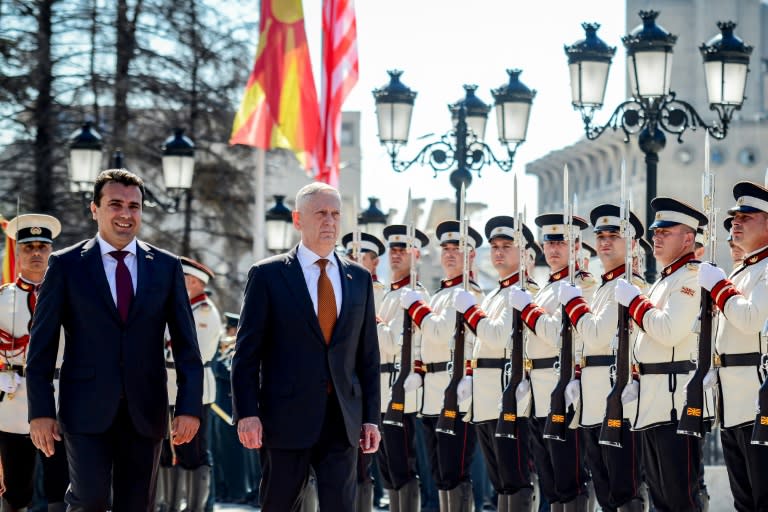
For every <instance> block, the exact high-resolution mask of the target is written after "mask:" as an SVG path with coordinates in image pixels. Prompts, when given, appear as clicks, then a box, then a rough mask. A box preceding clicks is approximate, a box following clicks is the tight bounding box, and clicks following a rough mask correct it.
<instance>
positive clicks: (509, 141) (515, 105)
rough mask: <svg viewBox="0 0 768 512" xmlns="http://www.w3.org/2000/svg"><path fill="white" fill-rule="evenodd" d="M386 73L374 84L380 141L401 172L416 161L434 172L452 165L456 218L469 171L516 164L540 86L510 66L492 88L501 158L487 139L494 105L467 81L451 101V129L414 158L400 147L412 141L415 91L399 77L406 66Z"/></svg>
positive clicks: (508, 168) (393, 163) (449, 167)
mask: <svg viewBox="0 0 768 512" xmlns="http://www.w3.org/2000/svg"><path fill="white" fill-rule="evenodd" d="M388 73H389V76H390V81H389V83H388V84H387V85H386V86H384V87H381V88H379V89H375V90H374V91H373V97H374V98H375V100H376V117H377V120H378V126H379V140H380V142H381V144H382V145H383V146H385V147H386V148H387V152H388V153H389V156H390V159H391V163H392V169H394V170H395V171H396V172H403V171H405V170H406V169H408V168H409V167H410V166H411V165H413V164H414V163H416V162H418V163H419V164H420V165H429V166H430V167H431V168H432V170H433V171H434V175H435V176H437V174H438V172H442V171H448V170H451V175H450V181H451V185H452V186H453V187H454V189H456V218H458V216H459V212H458V210H459V203H460V200H459V199H460V198H459V195H460V194H461V186H462V184H463V185H465V187H468V186H469V185H470V184H471V183H472V173H471V171H475V172H477V174H478V176H480V171H481V170H482V168H483V167H485V166H486V165H489V164H491V163H495V164H496V165H497V166H498V167H499V168H500V169H501V170H503V171H505V172H508V171H509V170H510V169H511V168H512V162H513V160H514V156H515V152H516V151H517V148H518V147H519V146H520V144H522V143H523V142H525V137H526V134H527V130H528V120H529V117H530V108H531V104H532V103H533V98H534V97H535V96H536V91H534V90H531V89H529V88H528V87H526V86H525V85H523V83H522V82H520V79H519V76H520V73H521V71H520V70H519V69H513V70H507V73H508V74H509V82H508V83H506V84H504V85H502V86H501V87H499V88H497V89H493V90H492V91H491V94H492V95H493V98H494V104H495V108H496V121H497V124H498V132H499V142H501V144H502V145H504V147H505V148H506V149H507V157H506V159H504V158H501V159H500V158H497V157H496V155H494V154H493V152H492V150H491V148H490V147H489V146H488V145H487V144H486V143H485V142H483V137H484V136H485V126H486V123H487V121H488V113H489V112H490V110H491V107H490V106H489V105H486V104H485V103H483V101H482V100H480V98H478V97H477V96H476V94H475V91H476V90H477V86H475V85H465V86H464V90H465V97H464V98H463V99H462V100H460V101H458V102H456V103H454V104H452V105H449V106H448V108H449V110H450V112H451V119H452V121H453V129H452V130H451V131H449V132H448V133H446V134H444V135H443V136H442V137H441V138H440V140H438V141H435V142H432V143H430V144H427V145H426V146H424V147H423V148H421V150H420V151H419V152H418V153H417V154H416V156H415V157H414V158H413V159H412V160H398V153H399V151H400V148H402V146H404V145H405V144H407V142H408V132H409V130H410V125H411V114H412V112H413V104H414V100H415V98H416V92H414V91H412V90H411V89H410V88H408V87H407V86H406V85H404V84H403V83H402V82H401V81H400V75H401V74H402V71H388Z"/></svg>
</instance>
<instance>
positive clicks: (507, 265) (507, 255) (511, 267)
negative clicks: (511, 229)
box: [490, 237, 520, 277]
mask: <svg viewBox="0 0 768 512" xmlns="http://www.w3.org/2000/svg"><path fill="white" fill-rule="evenodd" d="M490 256H491V264H492V265H493V268H495V269H496V272H498V273H499V277H507V276H508V275H510V274H512V273H513V272H517V269H518V268H519V266H520V265H519V263H520V250H519V249H518V248H517V247H516V246H515V242H513V241H512V240H509V239H507V238H501V237H496V238H494V239H493V240H491V251H490Z"/></svg>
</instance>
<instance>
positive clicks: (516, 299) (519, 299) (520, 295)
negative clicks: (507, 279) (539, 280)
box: [509, 285, 533, 311]
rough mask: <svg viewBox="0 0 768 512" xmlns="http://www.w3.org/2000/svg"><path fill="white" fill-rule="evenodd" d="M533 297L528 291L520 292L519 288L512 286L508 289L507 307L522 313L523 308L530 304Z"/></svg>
mask: <svg viewBox="0 0 768 512" xmlns="http://www.w3.org/2000/svg"><path fill="white" fill-rule="evenodd" d="M532 300H533V296H531V294H530V293H529V292H528V290H521V289H520V287H518V286H515V285H512V286H510V287H509V305H510V307H512V308H514V309H516V310H518V311H522V310H523V309H525V306H527V305H528V304H530V303H531V301H532Z"/></svg>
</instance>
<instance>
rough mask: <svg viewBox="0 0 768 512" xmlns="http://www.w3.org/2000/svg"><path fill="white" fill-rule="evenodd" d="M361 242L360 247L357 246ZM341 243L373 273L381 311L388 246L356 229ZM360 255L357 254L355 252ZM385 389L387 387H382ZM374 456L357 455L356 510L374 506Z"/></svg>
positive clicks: (367, 510) (360, 511) (361, 511)
mask: <svg viewBox="0 0 768 512" xmlns="http://www.w3.org/2000/svg"><path fill="white" fill-rule="evenodd" d="M356 234H357V235H358V236H359V237H360V239H359V241H357V242H356V241H355V235H356ZM356 244H359V245H358V247H355V245H356ZM341 245H343V246H344V254H345V255H346V257H347V258H349V259H351V260H352V261H356V262H357V263H360V264H361V265H362V266H363V267H365V268H366V270H368V272H370V273H371V280H372V281H373V301H374V304H375V307H376V312H377V313H378V312H379V308H380V307H381V301H382V299H383V298H384V294H385V293H386V291H387V290H386V287H385V286H384V283H382V282H381V281H379V277H378V275H377V274H376V269H377V268H378V267H379V256H381V255H382V254H384V252H385V251H386V247H384V243H383V242H382V241H381V240H379V239H378V238H377V237H375V236H373V235H371V234H369V233H362V232H359V231H358V232H357V233H355V232H354V231H353V232H351V233H347V234H346V235H344V236H343V237H341ZM356 252H357V253H358V254H359V256H357V257H356V256H355V253H356ZM382 389H385V388H382ZM372 461H373V456H372V455H371V454H365V453H362V452H360V453H358V457H357V497H356V499H357V505H356V512H370V511H371V510H372V507H373V498H374V496H373V494H374V489H373V479H372V476H371V462H372Z"/></svg>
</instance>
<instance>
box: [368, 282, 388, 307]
mask: <svg viewBox="0 0 768 512" xmlns="http://www.w3.org/2000/svg"><path fill="white" fill-rule="evenodd" d="M371 279H372V280H373V305H374V307H375V308H376V311H377V312H378V311H379V310H380V308H381V303H382V301H383V300H384V295H386V294H387V291H388V290H387V285H385V284H384V283H382V282H381V281H379V278H378V277H376V274H373V275H371Z"/></svg>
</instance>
